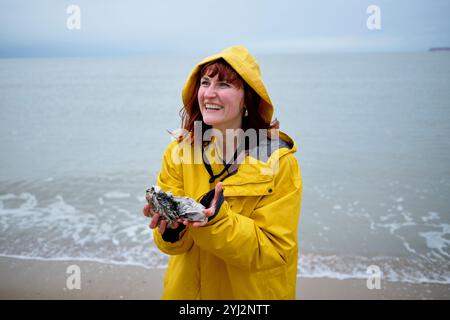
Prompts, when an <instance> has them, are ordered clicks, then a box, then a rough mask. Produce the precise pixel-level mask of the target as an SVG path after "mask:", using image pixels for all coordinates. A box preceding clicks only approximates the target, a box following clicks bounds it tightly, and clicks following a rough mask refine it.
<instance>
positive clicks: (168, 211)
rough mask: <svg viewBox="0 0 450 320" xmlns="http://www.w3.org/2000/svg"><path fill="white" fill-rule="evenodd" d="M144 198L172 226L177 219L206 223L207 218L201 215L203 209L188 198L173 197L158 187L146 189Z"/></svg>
mask: <svg viewBox="0 0 450 320" xmlns="http://www.w3.org/2000/svg"><path fill="white" fill-rule="evenodd" d="M145 198H146V199H147V201H148V203H149V204H150V205H151V206H152V208H153V211H155V212H157V213H159V214H160V215H161V217H162V218H163V219H165V220H167V221H168V223H169V225H172V224H173V223H175V222H176V221H177V219H180V218H181V219H185V220H188V221H200V222H206V221H207V219H208V218H207V217H206V216H205V214H204V213H203V210H204V209H205V207H204V206H203V205H202V204H200V203H198V202H197V201H195V200H193V199H191V198H189V197H175V196H173V195H172V193H170V192H164V191H162V190H161V188H160V187H158V186H152V187H150V188H148V189H147V191H146V193H145Z"/></svg>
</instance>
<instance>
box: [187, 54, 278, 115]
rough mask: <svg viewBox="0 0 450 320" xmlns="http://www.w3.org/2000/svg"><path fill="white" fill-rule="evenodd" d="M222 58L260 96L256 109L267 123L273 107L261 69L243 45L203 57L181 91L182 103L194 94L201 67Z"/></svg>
mask: <svg viewBox="0 0 450 320" xmlns="http://www.w3.org/2000/svg"><path fill="white" fill-rule="evenodd" d="M220 58H223V59H224V60H225V61H226V62H227V63H228V64H229V65H230V66H231V67H232V68H233V69H234V70H235V71H236V72H237V73H238V74H239V75H240V76H241V77H242V79H244V81H245V82H246V83H247V84H248V85H249V86H250V87H251V88H252V89H253V90H255V92H256V93H257V94H258V95H259V96H260V97H261V101H260V103H259V106H258V110H259V112H260V114H261V116H262V118H263V119H264V121H266V122H267V123H270V122H271V120H272V115H273V111H274V107H273V104H272V101H271V100H270V97H269V94H268V93H267V90H266V87H265V86H264V83H263V82H262V79H261V71H260V69H259V65H258V63H257V62H256V59H255V58H254V57H253V56H252V55H251V54H250V52H249V51H248V50H247V48H245V47H243V46H234V47H229V48H226V49H225V50H223V51H222V52H220V53H218V54H214V55H212V56H209V57H207V58H205V59H204V60H203V61H202V62H200V63H199V64H198V65H197V66H196V67H195V68H194V70H192V72H191V74H190V75H189V77H188V79H187V81H186V83H185V85H184V87H183V92H182V98H183V103H184V105H187V103H188V101H190V100H191V98H192V96H193V95H194V94H196V92H195V84H196V83H197V82H198V81H199V79H198V77H199V73H200V70H201V69H202V67H203V66H204V65H205V64H207V63H209V62H212V61H215V60H218V59H220Z"/></svg>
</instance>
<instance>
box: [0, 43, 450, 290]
mask: <svg viewBox="0 0 450 320" xmlns="http://www.w3.org/2000/svg"><path fill="white" fill-rule="evenodd" d="M202 58H203V57H200V56H180V55H152V56H130V57H95V58H86V57H85V58H17V59H16V58H4V59H0V111H1V113H0V152H1V156H0V256H1V257H15V258H20V259H38V260H74V261H99V262H105V263H112V264H121V265H138V266H143V267H145V268H164V267H165V266H166V265H167V262H168V256H167V255H165V254H163V253H162V252H160V251H159V250H158V249H157V248H156V247H155V245H154V243H153V239H152V232H151V230H150V229H149V226H148V224H149V220H148V218H146V217H144V216H143V214H142V208H143V206H144V204H145V197H144V196H145V190H146V188H147V187H149V186H151V185H153V184H155V181H156V177H157V175H158V172H159V170H160V168H161V159H162V154H163V152H164V150H165V148H166V146H167V145H168V143H170V141H171V137H170V135H169V134H168V130H169V131H171V130H174V129H177V128H179V127H180V117H179V111H180V109H181V107H182V102H181V90H182V87H183V84H184V82H185V80H186V78H187V76H188V75H189V72H190V71H191V69H192V68H193V67H194V66H195V65H196V64H197V63H198V62H199V61H200V60H201V59H202ZM256 58H257V60H258V62H259V64H260V66H261V71H262V78H263V81H264V83H265V85H266V87H267V89H268V92H269V94H270V96H271V99H272V101H273V103H274V106H275V116H276V117H277V119H278V120H279V121H280V128H281V130H282V131H284V132H286V133H287V134H289V135H290V136H291V137H292V138H293V139H294V140H295V141H296V143H297V145H298V151H297V153H296V154H295V155H296V157H297V159H298V161H299V164H300V168H301V174H302V177H303V198H302V203H301V215H300V222H299V226H298V241H299V260H298V276H299V277H310V278H313V277H325V278H332V279H366V278H368V277H369V276H370V275H371V274H373V270H377V272H379V274H380V275H381V279H382V281H383V280H386V281H393V282H408V283H439V284H450V54H449V53H448V52H411V53H322V54H313V53H309V54H290V55H275V54H274V55H256ZM273 214H276V212H274V213H273ZM374 268H375V269H374ZM1 272H2V271H1V270H0V274H1Z"/></svg>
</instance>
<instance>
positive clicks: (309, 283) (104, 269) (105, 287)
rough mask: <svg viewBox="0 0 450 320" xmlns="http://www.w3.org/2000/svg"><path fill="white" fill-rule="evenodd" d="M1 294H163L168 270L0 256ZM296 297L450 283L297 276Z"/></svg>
mask: <svg viewBox="0 0 450 320" xmlns="http://www.w3.org/2000/svg"><path fill="white" fill-rule="evenodd" d="M70 265H77V266H79V268H80V271H81V272H80V275H81V276H80V280H81V281H80V284H81V287H80V289H72V290H69V289H68V287H67V284H66V282H67V279H68V277H70V274H67V273H66V271H67V268H68V267H69V266H70ZM0 274H1V281H0V299H101V300H110V299H113V300H120V299H139V300H147V299H148V300H155V299H160V297H161V293H162V290H163V275H164V269H146V268H143V267H138V266H121V265H112V264H105V263H99V262H86V261H43V260H23V259H16V258H5V257H2V258H0ZM297 299H304V300H309V299H326V300H329V299H450V286H449V285H444V284H409V283H404V282H386V281H382V282H381V288H380V289H378V290H376V289H374V290H369V289H367V287H366V281H365V280H363V279H350V280H336V279H328V278H299V280H298V284H297Z"/></svg>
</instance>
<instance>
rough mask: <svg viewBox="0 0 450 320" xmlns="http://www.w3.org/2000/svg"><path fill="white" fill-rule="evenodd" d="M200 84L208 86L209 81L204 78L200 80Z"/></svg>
mask: <svg viewBox="0 0 450 320" xmlns="http://www.w3.org/2000/svg"><path fill="white" fill-rule="evenodd" d="M200 84H201V85H202V86H207V85H208V81H206V80H202V81H200Z"/></svg>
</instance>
